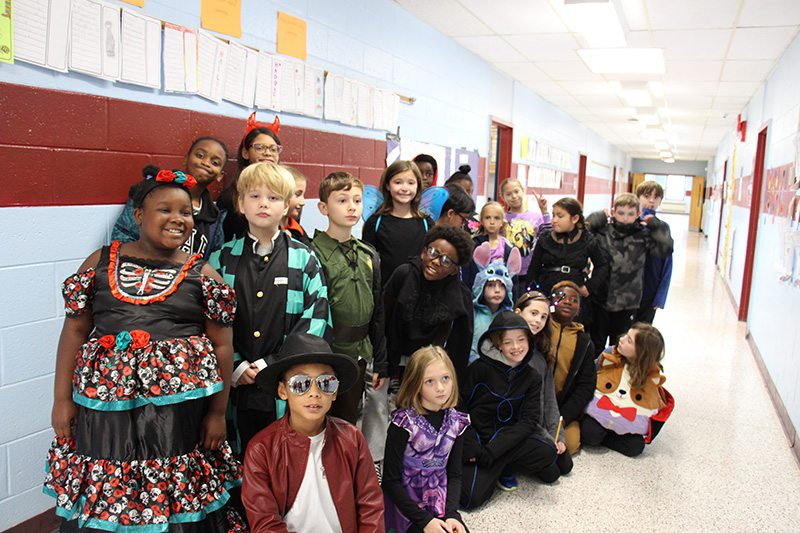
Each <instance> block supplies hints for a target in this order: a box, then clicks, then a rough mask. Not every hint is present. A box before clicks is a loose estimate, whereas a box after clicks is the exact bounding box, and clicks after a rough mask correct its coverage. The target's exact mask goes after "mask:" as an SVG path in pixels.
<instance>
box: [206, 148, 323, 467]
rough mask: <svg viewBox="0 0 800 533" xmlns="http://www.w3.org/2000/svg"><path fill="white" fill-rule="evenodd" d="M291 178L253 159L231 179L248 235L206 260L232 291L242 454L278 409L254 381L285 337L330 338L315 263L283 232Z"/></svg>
mask: <svg viewBox="0 0 800 533" xmlns="http://www.w3.org/2000/svg"><path fill="white" fill-rule="evenodd" d="M295 189H296V186H295V182H294V178H292V175H291V174H290V173H289V171H288V170H286V169H285V168H283V167H281V166H279V165H276V164H274V163H256V164H254V165H250V166H248V167H247V168H245V169H244V170H243V171H242V173H241V175H240V176H239V181H238V183H237V192H238V199H239V201H238V204H239V205H238V208H239V211H240V212H241V213H242V214H243V215H244V216H245V218H246V219H247V224H248V232H247V234H246V235H245V236H244V237H242V238H240V239H237V240H234V241H230V242H227V243H225V245H224V246H223V247H222V249H220V250H219V251H217V252H215V253H214V254H212V256H211V258H210V260H209V263H210V264H211V266H213V267H214V268H215V269H217V271H218V272H219V273H220V274H221V275H222V277H223V279H224V280H225V282H226V283H228V284H229V285H230V286H231V287H233V288H234V289H235V290H236V295H237V298H238V300H239V307H238V309H237V312H236V319H235V320H234V323H233V348H234V352H235V353H234V371H233V376H232V380H231V381H232V385H233V388H232V390H231V404H232V409H231V410H230V411H229V412H230V414H232V415H233V417H232V420H229V429H228V440H229V442H230V443H231V445H232V447H234V451H238V452H239V453H240V454H243V453H244V452H245V450H246V448H247V443H248V442H249V441H250V439H251V438H252V437H253V436H254V435H255V434H256V433H258V432H259V431H261V430H262V429H264V428H265V427H267V426H268V425H269V424H270V423H272V422H273V421H274V420H275V419H276V418H279V417H280V415H281V414H282V413H279V412H277V406H276V402H275V397H274V396H272V395H270V394H268V393H267V392H265V391H263V390H261V389H259V388H258V387H256V386H255V385H254V381H255V377H256V375H258V373H259V372H261V371H262V370H263V369H264V368H265V367H266V366H267V364H266V357H267V356H268V355H269V354H273V353H277V352H278V350H279V349H280V347H281V346H282V345H283V341H284V339H285V338H286V336H287V335H289V334H290V333H295V332H305V333H310V334H313V335H317V336H319V337H324V336H326V334H328V336H329V329H330V311H329V308H328V290H327V288H326V286H325V280H324V277H323V274H322V269H321V267H320V264H319V261H318V260H317V258H316V256H315V255H314V253H313V252H312V251H311V250H310V249H309V248H308V247H307V246H306V245H304V244H302V243H300V242H298V241H296V240H294V239H292V238H291V237H290V235H289V233H288V232H286V231H283V230H281V228H280V223H281V219H282V217H283V216H285V215H286V213H287V210H288V207H289V200H290V198H291V196H292V195H293V194H294V193H295Z"/></svg>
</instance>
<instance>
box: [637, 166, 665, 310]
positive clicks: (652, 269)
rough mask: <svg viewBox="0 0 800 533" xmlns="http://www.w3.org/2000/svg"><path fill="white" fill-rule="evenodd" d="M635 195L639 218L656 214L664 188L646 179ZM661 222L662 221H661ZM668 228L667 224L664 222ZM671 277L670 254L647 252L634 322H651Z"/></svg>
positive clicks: (662, 302) (663, 300)
mask: <svg viewBox="0 0 800 533" xmlns="http://www.w3.org/2000/svg"><path fill="white" fill-rule="evenodd" d="M636 197H637V198H639V203H640V204H641V205H642V215H641V218H646V217H649V216H655V215H656V209H658V207H659V206H660V205H661V201H662V200H663V199H664V188H663V187H662V186H661V185H660V184H659V183H658V182H657V181H653V180H648V181H645V182H642V183H640V184H639V186H638V187H636ZM659 220H660V219H659ZM662 222H663V221H662ZM664 224H665V225H666V226H667V228H669V225H668V224H667V223H666V222H664ZM671 279H672V254H670V255H667V256H665V257H658V256H656V255H652V254H647V259H646V260H645V262H644V280H643V282H642V303H641V304H639V310H638V311H637V312H636V318H635V320H634V322H645V323H647V324H652V323H653V319H654V318H655V317H656V311H657V310H658V309H664V304H665V303H666V302H667V293H668V292H669V282H670V280H671Z"/></svg>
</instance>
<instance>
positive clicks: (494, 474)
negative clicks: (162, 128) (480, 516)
mask: <svg viewBox="0 0 800 533" xmlns="http://www.w3.org/2000/svg"><path fill="white" fill-rule="evenodd" d="M556 455H557V454H556V450H555V447H554V446H553V445H552V444H548V443H546V442H544V441H541V440H539V439H534V438H533V437H531V438H528V439H525V440H524V441H523V442H521V443H520V445H519V446H517V447H516V448H514V449H512V450H509V451H508V453H506V454H505V455H503V456H502V457H499V458H498V459H497V460H495V462H494V463H492V464H491V465H490V466H489V467H487V468H482V467H479V466H478V465H477V464H476V463H471V462H466V463H464V468H463V470H462V473H461V502H460V503H461V507H463V508H465V509H473V508H475V507H478V506H480V505H482V504H483V503H485V502H486V500H488V499H489V498H491V496H492V493H494V489H495V485H496V484H497V480H498V479H500V476H502V475H512V474H514V473H515V472H520V471H521V472H525V473H527V474H531V475H535V474H536V473H537V472H539V471H541V470H544V469H545V468H548V467H550V466H553V465H554V463H555V462H556Z"/></svg>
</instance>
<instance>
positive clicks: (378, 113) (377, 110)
mask: <svg viewBox="0 0 800 533" xmlns="http://www.w3.org/2000/svg"><path fill="white" fill-rule="evenodd" d="M384 92H385V91H384V90H383V89H378V88H375V90H374V92H373V98H372V127H373V128H374V129H376V130H385V129H386V123H385V120H384V113H383V98H384V97H383V93H384Z"/></svg>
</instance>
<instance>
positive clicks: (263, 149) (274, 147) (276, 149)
mask: <svg viewBox="0 0 800 533" xmlns="http://www.w3.org/2000/svg"><path fill="white" fill-rule="evenodd" d="M250 148H252V149H253V150H255V151H256V153H257V154H259V155H264V154H266V153H267V150H269V152H270V153H271V154H272V155H281V152H283V146H281V145H280V144H271V145H269V146H267V145H266V144H261V143H255V144H253V145H252V146H250Z"/></svg>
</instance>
